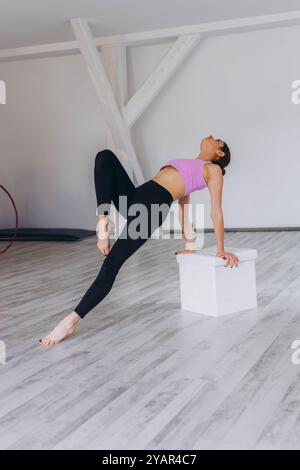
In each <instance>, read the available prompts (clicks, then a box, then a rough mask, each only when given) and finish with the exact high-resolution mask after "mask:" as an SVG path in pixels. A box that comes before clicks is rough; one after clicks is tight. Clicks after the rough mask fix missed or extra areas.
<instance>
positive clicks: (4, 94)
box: [0, 80, 6, 104]
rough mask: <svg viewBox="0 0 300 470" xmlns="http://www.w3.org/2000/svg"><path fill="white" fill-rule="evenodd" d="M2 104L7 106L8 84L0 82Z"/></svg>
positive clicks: (0, 101)
mask: <svg viewBox="0 0 300 470" xmlns="http://www.w3.org/2000/svg"><path fill="white" fill-rule="evenodd" d="M0 104H6V83H5V82H4V81H3V80H0Z"/></svg>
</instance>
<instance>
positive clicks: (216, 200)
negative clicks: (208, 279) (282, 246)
mask: <svg viewBox="0 0 300 470" xmlns="http://www.w3.org/2000/svg"><path fill="white" fill-rule="evenodd" d="M207 186H208V189H209V192H210V196H211V219H212V222H213V225H214V229H215V235H216V240H217V256H221V257H223V258H225V259H226V260H227V264H226V265H225V266H228V264H229V263H230V258H232V260H233V263H232V265H236V264H237V262H238V258H237V257H236V256H235V255H234V253H228V252H225V250H224V217H223V210H222V192H223V175H222V170H221V168H220V167H219V166H218V165H213V167H212V168H211V170H210V177H209V179H208V183H207Z"/></svg>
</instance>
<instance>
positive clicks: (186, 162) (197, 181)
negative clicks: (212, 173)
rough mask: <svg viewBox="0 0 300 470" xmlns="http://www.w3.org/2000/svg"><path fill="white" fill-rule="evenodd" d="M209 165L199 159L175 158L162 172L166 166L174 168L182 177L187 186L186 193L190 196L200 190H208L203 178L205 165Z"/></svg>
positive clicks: (168, 162) (166, 164)
mask: <svg viewBox="0 0 300 470" xmlns="http://www.w3.org/2000/svg"><path fill="white" fill-rule="evenodd" d="M206 163H208V162H206V161H204V160H200V159H199V158H175V159H173V160H168V161H167V162H166V163H165V164H164V165H163V166H161V167H160V170H161V169H162V168H164V167H166V166H173V167H174V168H176V170H178V171H179V173H180V174H181V176H182V179H183V181H184V185H185V193H184V195H185V196H186V195H187V194H190V193H191V192H193V191H196V190H198V189H204V188H207V184H206V181H205V179H204V177H203V169H204V165H205V164H206Z"/></svg>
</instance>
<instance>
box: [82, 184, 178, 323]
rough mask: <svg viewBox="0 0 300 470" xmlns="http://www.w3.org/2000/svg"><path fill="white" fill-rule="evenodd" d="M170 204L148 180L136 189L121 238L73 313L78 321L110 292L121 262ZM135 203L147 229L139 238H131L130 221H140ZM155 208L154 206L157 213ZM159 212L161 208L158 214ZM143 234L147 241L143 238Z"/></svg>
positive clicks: (165, 194) (169, 197)
mask: <svg viewBox="0 0 300 470" xmlns="http://www.w3.org/2000/svg"><path fill="white" fill-rule="evenodd" d="M172 202H173V198H172V195H171V194H170V192H169V191H168V190H167V189H165V188H164V187H163V186H161V185H160V184H158V183H157V182H156V181H153V180H149V181H147V182H146V183H144V184H142V185H141V186H139V187H138V188H136V191H135V194H134V196H133V199H132V202H131V206H130V207H129V215H128V218H127V223H126V224H125V227H124V229H123V231H122V233H121V234H120V237H119V238H118V239H117V240H116V241H115V243H114V245H113V247H112V249H111V250H110V253H109V254H108V255H107V257H106V258H105V260H104V261H103V264H102V267H101V269H100V271H99V273H98V275H97V277H96V279H95V280H94V282H93V283H92V284H91V286H90V287H89V289H88V290H87V292H86V293H85V294H84V296H83V298H82V299H81V301H80V302H79V304H78V305H77V307H75V309H74V312H76V313H77V314H78V315H79V316H80V318H84V316H85V315H86V314H87V313H88V312H89V311H90V310H92V309H93V308H94V307H95V306H96V305H97V304H98V303H99V302H101V300H102V299H103V298H104V297H105V296H106V295H107V294H108V293H109V291H110V290H111V288H112V286H113V283H114V281H115V279H116V276H117V274H118V272H119V269H120V268H121V266H122V265H123V263H124V262H125V261H126V260H127V259H128V258H129V257H130V256H131V255H133V253H135V252H136V251H137V250H138V249H139V248H140V247H141V246H142V245H143V244H144V243H145V242H146V241H147V240H148V238H150V236H151V235H152V233H153V232H154V231H155V230H156V229H157V228H158V227H159V226H160V225H161V224H162V223H163V221H164V220H165V218H166V216H167V214H168V212H169V208H170V206H171V204H172ZM136 204H137V205H142V207H141V206H140V208H141V209H143V208H145V210H144V214H146V217H145V218H144V219H142V223H146V224H147V227H146V228H145V227H140V228H141V230H139V232H142V234H141V235H142V236H138V237H137V238H136V237H135V238H132V237H131V235H132V233H133V232H132V231H133V226H134V224H133V222H134V221H136V219H137V217H138V220H140V216H137V215H135V214H134V215H133V214H131V210H134V208H136V209H138V210H139V208H138V206H135V205H136ZM154 205H156V209H157V210H156V211H155V206H154ZM134 206H135V207H134ZM159 206H160V208H159ZM158 209H160V211H159V210H158ZM145 231H146V238H145V237H144V236H143V234H145Z"/></svg>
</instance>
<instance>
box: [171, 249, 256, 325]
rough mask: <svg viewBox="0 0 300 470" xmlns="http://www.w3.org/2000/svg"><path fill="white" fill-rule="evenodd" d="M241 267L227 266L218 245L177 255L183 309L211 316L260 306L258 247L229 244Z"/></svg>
mask: <svg viewBox="0 0 300 470" xmlns="http://www.w3.org/2000/svg"><path fill="white" fill-rule="evenodd" d="M225 251H230V252H232V253H234V254H235V255H236V256H237V257H238V259H239V262H238V266H237V267H233V268H231V267H230V266H227V267H226V268H225V267H224V265H225V263H226V260H223V259H222V258H220V257H218V256H216V253H217V249H216V247H209V248H204V249H202V250H200V251H196V252H195V253H186V254H178V255H176V259H177V262H178V264H179V277H180V295H181V308H182V309H183V310H190V311H192V312H197V313H203V314H206V315H211V316H216V317H217V316H221V315H226V314H227V313H235V312H241V311H243V310H248V309H252V308H256V307H257V293H256V274H255V259H256V258H257V250H255V249H249V248H234V247H226V249H225Z"/></svg>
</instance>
